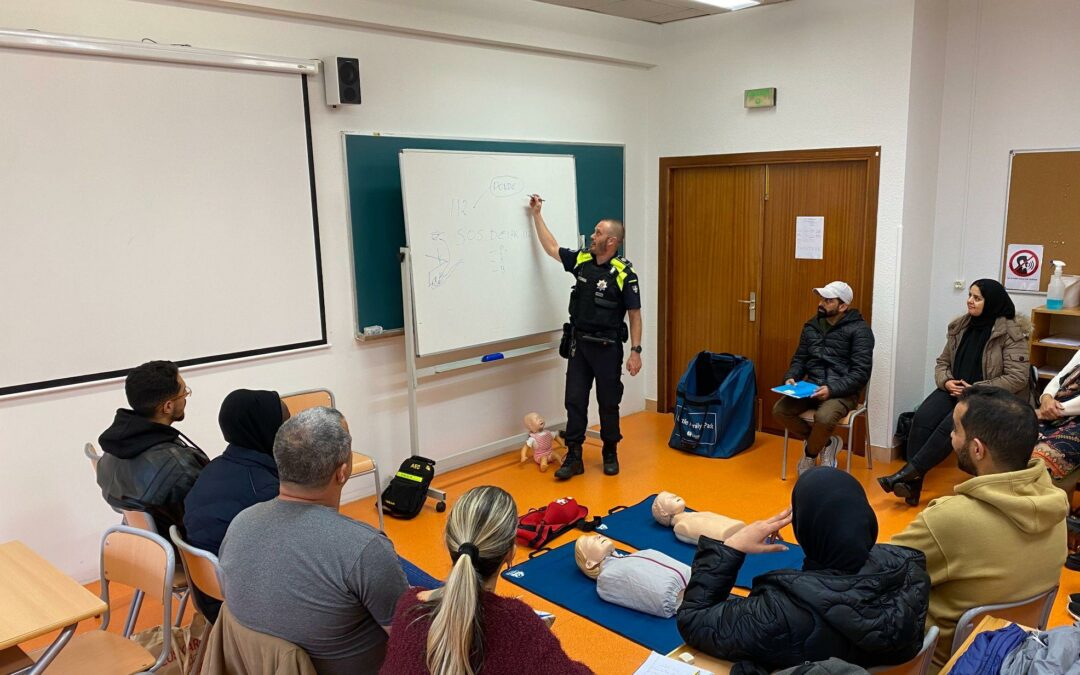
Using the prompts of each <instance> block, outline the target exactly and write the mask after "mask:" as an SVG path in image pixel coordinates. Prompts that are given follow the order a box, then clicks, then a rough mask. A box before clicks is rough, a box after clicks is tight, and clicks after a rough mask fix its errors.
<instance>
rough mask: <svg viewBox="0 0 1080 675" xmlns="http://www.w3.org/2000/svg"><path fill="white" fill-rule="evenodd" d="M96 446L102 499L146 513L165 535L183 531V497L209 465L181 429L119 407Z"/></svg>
mask: <svg viewBox="0 0 1080 675" xmlns="http://www.w3.org/2000/svg"><path fill="white" fill-rule="evenodd" d="M98 442H99V443H100V444H101V449H102V450H103V451H104V454H103V455H102V457H101V461H99V462H98V467H97V482H98V485H99V486H100V487H101V495H102V496H103V497H104V498H105V501H107V502H108V503H109V504H110V505H111V506H114V507H116V508H118V509H126V510H129V511H145V512H147V513H149V514H150V516H151V517H152V518H153V519H154V524H155V525H157V528H158V533H159V534H161V535H163V536H168V532H169V526H170V525H176V526H177V528H179V529H180V531H181V533H183V531H184V523H183V519H184V497H185V496H186V495H187V493H188V490H190V489H191V486H192V485H194V484H195V479H196V478H197V477H198V476H199V472H200V471H202V468H203V467H204V466H206V465H207V463H209V461H210V460H209V459H208V458H207V456H206V454H205V453H204V452H203V451H202V450H200V449H199V448H198V447H197V446H196V445H195V444H193V443H190V441H188V439H187V438H186V437H184V438H181V434H180V431H179V430H177V429H174V428H173V427H170V426H167V425H165V424H158V423H157V422H152V421H150V420H148V419H146V418H145V417H142V416H140V415H138V414H136V413H135V412H134V411H132V410H125V409H123V408H121V409H120V410H117V411H116V418H115V419H114V420H113V423H112V426H110V427H109V428H108V429H106V430H105V432H104V433H103V434H101V436H100V437H99V438H98Z"/></svg>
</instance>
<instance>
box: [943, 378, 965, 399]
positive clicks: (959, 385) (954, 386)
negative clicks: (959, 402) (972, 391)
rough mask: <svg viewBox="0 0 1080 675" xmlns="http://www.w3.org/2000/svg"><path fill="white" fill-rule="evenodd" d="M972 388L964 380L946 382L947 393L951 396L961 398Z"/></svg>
mask: <svg viewBox="0 0 1080 675" xmlns="http://www.w3.org/2000/svg"><path fill="white" fill-rule="evenodd" d="M970 386H971V385H969V384H968V383H967V382H964V381H963V380H945V392H946V393H947V394H948V395H949V396H959V395H960V394H962V393H964V390H965V389H967V388H968V387H970Z"/></svg>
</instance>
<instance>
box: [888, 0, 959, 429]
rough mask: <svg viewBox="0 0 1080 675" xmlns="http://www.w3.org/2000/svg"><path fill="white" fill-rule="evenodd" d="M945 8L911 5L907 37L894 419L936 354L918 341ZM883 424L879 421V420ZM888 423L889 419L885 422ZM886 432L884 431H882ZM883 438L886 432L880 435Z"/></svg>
mask: <svg viewBox="0 0 1080 675" xmlns="http://www.w3.org/2000/svg"><path fill="white" fill-rule="evenodd" d="M947 28H948V4H947V3H945V2H940V0H916V1H915V18H914V26H913V29H912V37H911V87H910V91H909V98H908V138H907V167H906V169H905V174H906V180H905V183H904V216H903V224H902V230H901V239H902V242H903V243H902V245H901V249H900V262H899V265H898V266H897V271H898V275H897V278H896V293H897V303H896V308H897V319H896V325H897V328H898V330H897V333H898V334H899V335H903V336H904V339H897V340H896V342H895V344H896V356H895V360H894V362H893V369H894V370H893V373H894V386H893V390H892V396H893V404H892V406H891V408H892V410H893V413H894V415H895V414H898V413H900V412H903V411H905V410H912V409H913V408H914V406H916V405H917V404H918V403H919V402H920V401H922V399H923V397H924V396H925V394H926V392H927V383H926V381H925V370H924V368H925V364H926V363H927V362H928V361H932V360H933V359H934V358H935V357H936V356H937V352H936V351H934V349H935V345H934V344H932V343H930V344H928V343H927V342H926V341H925V340H923V339H922V336H924V335H926V332H927V326H928V324H929V321H930V306H929V303H928V302H927V298H928V297H929V295H930V275H931V271H932V269H933V253H934V246H933V241H934V209H935V206H936V201H937V185H938V148H939V147H940V137H941V102H942V96H943V87H944V85H945V69H944V67H943V66H944V63H945V36H946V30H947ZM878 419H883V418H878ZM885 421H886V422H888V423H889V424H891V423H892V422H893V418H892V417H891V416H890V418H889V419H888V420H885ZM883 426H885V425H883ZM881 431H882V432H883V433H885V434H886V435H887V434H888V432H889V429H888V428H884V429H882V430H881Z"/></svg>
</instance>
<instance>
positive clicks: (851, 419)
mask: <svg viewBox="0 0 1080 675" xmlns="http://www.w3.org/2000/svg"><path fill="white" fill-rule="evenodd" d="M868 396H869V389H866V390H864V391H863V397H862V400H861V401H860V402H859V405H858V406H856V407H855V409H854V410H852V411H851V412H849V413H848V414H847V415H845V416H844V418H843V419H842V420H840V421H839V422H837V424H836V428H837V429H847V446H846V447H847V472H848V473H851V456H852V455H854V454H855V451H854V448H853V447H852V443H853V442H854V440H855V421H856V420H858V419H859V418H860V417H862V418H863V419H865V420H866V468H867V469H868V470H872V469H873V468H874V457H873V453H872V452H871V450H870V413H869V408H868V406H867V401H868V400H869V399H868ZM799 417H801V418H803V419H804V420H806V421H807V422H809V423H810V424H813V423H814V411H813V410H807V411H806V412H804V413H803V414H801V415H799ZM787 465H788V430H787V429H784V459H783V464H781V465H780V480H787Z"/></svg>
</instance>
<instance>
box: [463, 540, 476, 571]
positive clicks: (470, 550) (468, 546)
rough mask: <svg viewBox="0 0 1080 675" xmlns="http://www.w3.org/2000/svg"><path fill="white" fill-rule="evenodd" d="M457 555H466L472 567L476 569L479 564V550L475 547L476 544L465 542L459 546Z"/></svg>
mask: <svg viewBox="0 0 1080 675" xmlns="http://www.w3.org/2000/svg"><path fill="white" fill-rule="evenodd" d="M457 552H458V555H467V556H469V560H470V561H471V562H472V566H473V567H474V568H475V567H478V566H479V564H480V549H478V548H477V547H476V544H473V543H470V542H465V543H464V544H462V545H461V546H458V550H457Z"/></svg>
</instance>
